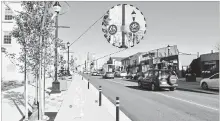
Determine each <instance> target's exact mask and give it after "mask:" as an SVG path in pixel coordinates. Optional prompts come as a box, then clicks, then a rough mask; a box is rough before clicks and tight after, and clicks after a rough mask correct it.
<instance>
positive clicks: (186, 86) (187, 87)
mask: <svg viewBox="0 0 220 121" xmlns="http://www.w3.org/2000/svg"><path fill="white" fill-rule="evenodd" d="M201 79H202V78H197V79H196V82H186V80H185V78H180V79H179V81H178V87H177V89H178V90H183V91H192V92H200V93H207V94H219V90H211V89H210V90H204V89H202V88H201V87H200V81H201Z"/></svg>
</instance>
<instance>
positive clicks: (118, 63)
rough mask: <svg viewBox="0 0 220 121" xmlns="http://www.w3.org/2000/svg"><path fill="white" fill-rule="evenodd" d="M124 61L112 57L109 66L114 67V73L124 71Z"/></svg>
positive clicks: (120, 58)
mask: <svg viewBox="0 0 220 121" xmlns="http://www.w3.org/2000/svg"><path fill="white" fill-rule="evenodd" d="M122 59H123V57H110V58H109V60H108V61H107V64H112V65H114V70H113V71H122V70H123V66H122Z"/></svg>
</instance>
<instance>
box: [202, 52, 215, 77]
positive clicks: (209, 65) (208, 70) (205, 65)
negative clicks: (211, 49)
mask: <svg viewBox="0 0 220 121" xmlns="http://www.w3.org/2000/svg"><path fill="white" fill-rule="evenodd" d="M200 63H201V71H202V72H201V73H202V77H204V78H205V77H209V76H211V75H213V74H214V73H219V52H215V53H208V54H202V55H201V56H200Z"/></svg>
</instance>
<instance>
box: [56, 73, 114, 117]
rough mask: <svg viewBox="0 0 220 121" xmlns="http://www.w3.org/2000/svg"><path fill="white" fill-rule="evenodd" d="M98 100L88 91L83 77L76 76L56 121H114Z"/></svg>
mask: <svg viewBox="0 0 220 121" xmlns="http://www.w3.org/2000/svg"><path fill="white" fill-rule="evenodd" d="M97 100H98V97H97V96H96V95H95V93H94V92H92V91H90V90H88V89H87V84H86V83H85V81H83V80H82V77H81V76H79V75H78V74H75V78H74V80H73V81H72V83H71V85H70V88H69V90H68V92H67V94H66V95H65V97H64V101H63V104H62V106H61V108H60V111H59V112H58V114H57V116H56V118H55V121H62V120H65V121H114V120H115V119H114V118H113V117H112V116H111V114H110V113H108V111H107V110H105V108H104V107H102V106H99V105H98V101H97Z"/></svg>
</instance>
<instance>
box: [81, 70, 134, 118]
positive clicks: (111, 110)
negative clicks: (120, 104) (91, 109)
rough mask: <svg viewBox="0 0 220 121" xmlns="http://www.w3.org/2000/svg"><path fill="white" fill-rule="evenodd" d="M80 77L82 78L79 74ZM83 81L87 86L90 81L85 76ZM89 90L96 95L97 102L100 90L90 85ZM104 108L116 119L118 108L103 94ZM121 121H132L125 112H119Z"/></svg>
mask: <svg viewBox="0 0 220 121" xmlns="http://www.w3.org/2000/svg"><path fill="white" fill-rule="evenodd" d="M78 75H79V76H82V75H80V74H78ZM83 81H84V82H85V84H86V86H87V84H88V80H87V79H86V78H85V77H84V76H83ZM89 89H90V90H91V91H92V92H94V93H95V95H96V97H97V100H98V96H99V90H98V89H96V87H95V86H94V85H93V84H91V83H90V85H89ZM102 106H104V107H105V108H106V110H107V111H108V112H109V113H110V114H111V115H112V117H114V118H115V119H116V106H115V104H114V103H112V102H111V101H110V100H109V99H108V98H107V97H106V96H105V95H104V94H103V93H102ZM119 121H132V120H131V119H130V118H128V116H126V115H125V114H124V112H122V111H121V109H120V112H119Z"/></svg>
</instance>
